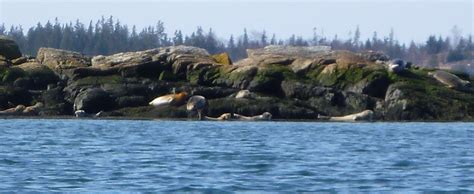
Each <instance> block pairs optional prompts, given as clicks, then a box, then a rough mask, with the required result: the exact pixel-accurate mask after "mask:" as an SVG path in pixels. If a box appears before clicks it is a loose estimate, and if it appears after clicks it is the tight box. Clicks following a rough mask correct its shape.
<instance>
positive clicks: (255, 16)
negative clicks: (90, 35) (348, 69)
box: [0, 0, 474, 42]
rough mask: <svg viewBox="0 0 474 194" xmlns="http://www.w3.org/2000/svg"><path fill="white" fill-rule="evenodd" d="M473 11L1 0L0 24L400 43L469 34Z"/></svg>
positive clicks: (389, 1)
mask: <svg viewBox="0 0 474 194" xmlns="http://www.w3.org/2000/svg"><path fill="white" fill-rule="evenodd" d="M473 9H474V5H473V1H472V0H451V1H448V0H446V1H439V0H435V1H433V0H416V1H411V0H379V1H369V0H362V1H360V0H359V1H357V0H337V1H330V0H313V1H311V0H297V1H289V0H288V1H283V0H273V1H272V0H260V1H257V0H255V1H251V0H243V1H242V0H241V1H231V0H221V1H217V0H207V1H205V0H177V1H176V0H175V1H171V0H159V1H151V0H140V1H132V0H119V1H113V0H99V1H92V0H81V1H79V0H70V1H59V0H27V1H26V0H0V23H4V24H5V25H6V26H10V25H12V24H15V25H17V24H20V25H22V26H23V27H24V28H29V27H31V26H33V25H36V23H37V22H41V23H43V24H44V23H45V22H46V21H47V20H50V21H54V18H56V17H57V18H58V19H59V21H61V22H68V21H75V20H76V19H79V20H81V21H82V22H83V23H86V24H88V23H89V21H90V20H97V19H99V18H100V17H101V16H105V17H108V16H110V15H113V16H114V17H115V18H118V19H120V21H121V22H122V23H126V24H129V25H136V26H137V27H138V28H139V29H140V28H142V27H143V26H145V25H149V24H154V23H156V21H158V20H161V21H163V22H164V23H165V27H166V28H167V32H168V33H170V34H171V33H172V32H173V31H174V30H175V29H181V30H182V31H183V32H184V33H189V32H191V31H194V30H195V29H196V27H197V26H202V27H203V28H204V29H206V30H207V29H208V28H210V27H212V28H213V29H214V31H215V32H216V33H217V35H218V36H219V37H222V38H226V39H227V38H228V36H229V35H230V34H234V35H235V34H238V35H240V34H242V30H243V28H247V29H248V31H249V32H250V33H254V34H256V32H257V31H262V30H263V29H265V30H266V31H267V32H271V33H276V35H277V37H278V38H287V37H289V36H290V35H291V34H293V33H294V34H296V35H302V36H304V37H305V38H310V37H312V34H313V28H314V27H317V29H318V33H321V31H324V34H325V35H326V36H327V37H330V38H332V37H334V35H335V34H336V33H337V34H338V35H339V37H340V38H345V37H348V35H349V32H350V31H352V32H353V31H354V29H355V28H356V26H357V25H359V27H360V30H361V34H362V38H363V39H365V38H368V37H371V36H372V33H373V32H374V31H377V32H378V34H379V37H382V36H387V35H388V33H389V31H390V29H391V28H393V29H394V31H395V37H396V38H397V39H399V40H400V41H402V42H408V41H410V40H412V39H413V40H415V41H417V42H421V41H425V40H426V38H427V37H428V36H429V35H431V34H435V35H450V34H451V32H450V31H451V29H452V27H453V26H454V25H457V26H458V27H459V28H460V29H462V32H463V34H473V21H474V20H473Z"/></svg>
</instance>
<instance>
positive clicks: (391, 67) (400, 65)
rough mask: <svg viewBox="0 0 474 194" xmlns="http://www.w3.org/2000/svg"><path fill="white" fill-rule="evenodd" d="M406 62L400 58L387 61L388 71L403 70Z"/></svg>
mask: <svg viewBox="0 0 474 194" xmlns="http://www.w3.org/2000/svg"><path fill="white" fill-rule="evenodd" d="M405 66H406V63H405V61H403V60H401V59H394V60H391V61H390V62H389V63H388V71H390V72H394V73H400V72H402V71H403V70H405Z"/></svg>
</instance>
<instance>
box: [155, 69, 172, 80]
mask: <svg viewBox="0 0 474 194" xmlns="http://www.w3.org/2000/svg"><path fill="white" fill-rule="evenodd" d="M158 79H159V80H162V81H175V80H176V78H175V76H174V74H173V73H172V72H170V71H166V70H165V71H162V72H161V73H160V77H159V78H158Z"/></svg>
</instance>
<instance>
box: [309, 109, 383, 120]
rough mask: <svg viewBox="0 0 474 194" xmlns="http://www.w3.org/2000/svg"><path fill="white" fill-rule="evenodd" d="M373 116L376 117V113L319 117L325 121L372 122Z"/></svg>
mask: <svg viewBox="0 0 474 194" xmlns="http://www.w3.org/2000/svg"><path fill="white" fill-rule="evenodd" d="M373 115H374V111H372V110H364V111H362V112H359V113H355V114H350V115H346V116H340V117H331V116H322V115H318V119H325V120H329V121H372V117H373Z"/></svg>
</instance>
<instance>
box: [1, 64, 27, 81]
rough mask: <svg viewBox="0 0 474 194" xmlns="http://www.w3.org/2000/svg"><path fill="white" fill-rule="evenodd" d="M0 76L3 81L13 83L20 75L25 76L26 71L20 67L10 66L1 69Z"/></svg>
mask: <svg viewBox="0 0 474 194" xmlns="http://www.w3.org/2000/svg"><path fill="white" fill-rule="evenodd" d="M0 76H1V79H2V82H3V83H13V82H14V81H15V80H16V79H18V78H20V77H25V76H26V73H25V71H23V70H22V69H20V68H16V67H12V68H6V69H3V70H1V72H0Z"/></svg>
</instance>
